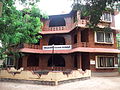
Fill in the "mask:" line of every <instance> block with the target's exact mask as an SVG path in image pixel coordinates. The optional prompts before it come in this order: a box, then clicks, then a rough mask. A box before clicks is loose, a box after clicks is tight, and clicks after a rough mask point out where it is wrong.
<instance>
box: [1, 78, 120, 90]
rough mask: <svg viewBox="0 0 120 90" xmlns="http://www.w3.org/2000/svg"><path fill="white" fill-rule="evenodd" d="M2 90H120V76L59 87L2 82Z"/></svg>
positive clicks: (92, 79)
mask: <svg viewBox="0 0 120 90" xmlns="http://www.w3.org/2000/svg"><path fill="white" fill-rule="evenodd" d="M0 90H120V76H117V77H91V78H90V79H88V80H84V81H77V82H72V83H66V84H62V85H58V86H45V85H33V84H23V83H11V82H0Z"/></svg>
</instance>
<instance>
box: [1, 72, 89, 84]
mask: <svg viewBox="0 0 120 90" xmlns="http://www.w3.org/2000/svg"><path fill="white" fill-rule="evenodd" d="M90 76H91V71H90V70H86V71H85V72H84V71H82V70H73V71H71V72H70V73H65V72H62V71H49V72H48V73H47V74H36V73H34V72H33V71H24V70H23V71H20V72H17V71H16V72H15V71H10V70H1V71H0V78H1V80H3V79H7V80H10V79H11V80H29V81H40V82H43V81H44V82H54V85H58V84H59V82H62V81H67V80H68V81H69V80H76V79H82V78H89V77H90Z"/></svg>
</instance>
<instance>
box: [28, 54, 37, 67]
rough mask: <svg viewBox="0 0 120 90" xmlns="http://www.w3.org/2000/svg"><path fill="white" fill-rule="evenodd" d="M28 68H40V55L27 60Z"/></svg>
mask: <svg viewBox="0 0 120 90" xmlns="http://www.w3.org/2000/svg"><path fill="white" fill-rule="evenodd" d="M27 66H28V67H29V66H39V56H38V55H29V57H28V59H27Z"/></svg>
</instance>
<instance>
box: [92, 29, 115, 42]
mask: <svg viewBox="0 0 120 90" xmlns="http://www.w3.org/2000/svg"><path fill="white" fill-rule="evenodd" d="M97 32H103V33H104V41H103V42H98V41H97ZM106 33H110V35H111V42H106V40H105V39H106ZM94 36H95V37H94V39H95V43H102V44H114V37H113V32H105V31H95V33H94Z"/></svg>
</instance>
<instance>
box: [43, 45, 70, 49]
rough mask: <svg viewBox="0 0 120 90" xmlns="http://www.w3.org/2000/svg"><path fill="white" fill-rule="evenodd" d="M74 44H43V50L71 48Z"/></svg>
mask: <svg viewBox="0 0 120 90" xmlns="http://www.w3.org/2000/svg"><path fill="white" fill-rule="evenodd" d="M70 49H72V45H48V46H43V50H70Z"/></svg>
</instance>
